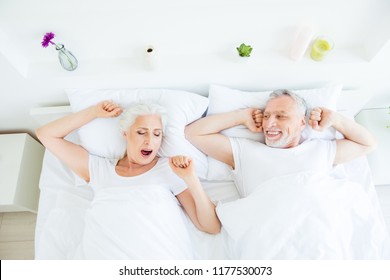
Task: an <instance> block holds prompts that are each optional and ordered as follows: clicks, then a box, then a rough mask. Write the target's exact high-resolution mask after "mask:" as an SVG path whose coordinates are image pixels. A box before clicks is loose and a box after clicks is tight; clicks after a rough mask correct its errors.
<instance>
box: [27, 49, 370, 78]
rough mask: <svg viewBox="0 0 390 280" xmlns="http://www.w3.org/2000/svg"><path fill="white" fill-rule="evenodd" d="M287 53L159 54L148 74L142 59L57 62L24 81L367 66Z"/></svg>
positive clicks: (37, 67)
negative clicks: (71, 66) (70, 66)
mask: <svg viewBox="0 0 390 280" xmlns="http://www.w3.org/2000/svg"><path fill="white" fill-rule="evenodd" d="M288 52H289V51H288V50H284V51H259V52H256V51H253V53H252V55H251V57H249V58H248V59H246V58H239V57H238V55H236V50H235V49H232V50H231V51H228V52H226V51H225V52H220V53H206V54H200V53H197V54H181V55H175V54H158V55H157V56H156V60H157V61H156V67H155V69H154V70H153V71H148V70H147V68H146V67H145V61H144V58H143V57H142V55H140V56H139V57H127V58H121V59H105V60H87V61H83V60H80V61H79V66H78V68H77V69H76V70H75V71H71V72H70V71H66V70H64V69H62V68H61V66H60V63H59V62H57V61H56V62H47V63H35V64H31V65H30V66H29V70H28V71H27V77H26V78H40V77H41V78H48V77H51V78H72V77H109V78H118V77H119V78H121V77H124V76H129V75H138V76H142V75H159V74H174V73H183V72H184V73H199V72H205V73H211V72H215V71H219V72H221V73H226V72H228V73H229V72H230V73H241V72H242V71H244V72H245V71H262V70H264V69H268V68H269V67H270V66H273V67H275V66H278V65H280V66H285V67H294V68H295V67H298V68H299V67H305V68H307V67H312V68H314V69H316V68H318V67H322V68H324V66H326V67H327V68H328V67H339V65H351V64H352V65H354V64H363V65H366V64H367V63H369V61H368V60H367V59H365V58H364V51H363V50H360V49H340V50H339V49H335V50H333V51H332V52H331V53H330V54H329V55H328V56H327V57H326V58H325V60H324V61H321V62H317V61H314V60H312V59H311V58H310V56H309V54H308V53H309V50H307V52H306V54H305V56H304V57H303V58H302V59H301V60H300V61H293V60H291V59H290V58H289V53H288Z"/></svg>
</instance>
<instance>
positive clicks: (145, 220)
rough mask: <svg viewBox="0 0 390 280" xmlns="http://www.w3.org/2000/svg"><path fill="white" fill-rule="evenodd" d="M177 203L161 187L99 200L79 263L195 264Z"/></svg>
mask: <svg viewBox="0 0 390 280" xmlns="http://www.w3.org/2000/svg"><path fill="white" fill-rule="evenodd" d="M187 222H188V220H187V218H186V217H185V215H184V213H183V211H182V209H181V207H180V205H179V204H178V201H177V199H176V198H175V197H174V196H173V194H172V193H170V192H169V191H168V190H165V189H162V188H159V186H157V185H150V186H142V187H134V186H132V187H129V188H123V187H120V188H107V189H103V190H101V191H99V192H97V193H96V194H95V198H94V199H93V201H92V203H91V206H90V208H89V209H88V210H87V212H86V215H85V226H84V231H83V235H82V238H81V242H80V244H79V246H78V248H77V252H76V254H75V256H74V258H75V259H143V260H145V259H193V258H195V255H194V249H193V247H192V242H191V237H190V235H189V233H188V230H187Z"/></svg>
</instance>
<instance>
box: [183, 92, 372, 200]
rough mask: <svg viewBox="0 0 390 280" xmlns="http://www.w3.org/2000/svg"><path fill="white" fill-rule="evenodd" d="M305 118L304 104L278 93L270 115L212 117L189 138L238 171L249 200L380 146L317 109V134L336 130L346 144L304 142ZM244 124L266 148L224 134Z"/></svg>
mask: <svg viewBox="0 0 390 280" xmlns="http://www.w3.org/2000/svg"><path fill="white" fill-rule="evenodd" d="M305 115H306V103H305V101H304V99H302V98H301V97H300V96H298V95H296V94H294V93H293V92H291V91H288V90H277V91H274V92H273V93H271V94H270V99H269V101H268V102H267V104H266V107H265V109H264V112H261V111H260V110H259V109H254V108H248V109H242V110H238V111H233V112H229V113H222V114H217V115H211V116H207V117H205V118H202V119H200V120H198V121H196V122H194V123H192V124H190V125H189V126H187V127H186V131H185V133H186V137H187V139H188V140H189V141H190V142H191V143H192V144H193V145H195V146H196V147H197V148H198V149H200V150H201V151H202V152H204V153H205V154H207V155H208V156H211V157H213V158H215V159H217V160H219V161H222V162H224V163H226V164H228V165H229V166H231V167H232V169H233V173H234V177H235V181H236V184H237V187H238V190H239V192H240V194H241V196H244V197H245V196H247V195H248V194H250V193H251V191H252V190H253V188H254V187H256V185H258V184H259V182H261V181H265V180H267V179H269V178H272V177H275V176H279V175H285V174H288V173H292V172H298V171H316V172H327V171H328V170H330V169H331V168H332V167H333V166H334V165H337V164H340V163H344V162H346V161H349V160H352V159H355V158H357V157H359V156H362V155H365V154H367V153H368V152H370V151H371V150H373V148H374V147H375V145H376V141H375V139H374V138H373V136H372V135H371V133H369V131H368V130H366V129H365V128H364V127H362V126H361V125H359V124H357V123H355V122H354V121H352V120H350V119H348V118H346V117H343V116H342V115H340V114H339V113H337V112H334V111H331V110H328V109H326V108H315V109H313V110H312V111H311V113H310V118H309V121H308V125H310V126H311V127H312V128H313V129H314V130H317V131H323V130H325V129H327V128H329V127H331V126H333V127H334V128H335V129H336V130H338V131H339V132H340V133H342V134H343V135H344V139H339V140H334V141H327V140H311V141H302V139H301V132H302V130H303V129H304V128H305V126H306V116H305ZM241 124H242V125H245V126H246V127H248V128H249V129H250V130H251V131H253V132H259V133H261V132H262V133H264V136H265V145H264V144H262V143H260V142H255V141H252V140H248V139H238V138H228V137H226V136H224V135H222V134H220V133H219V132H220V131H222V130H224V129H227V128H230V127H233V126H236V125H241ZM287 163H288V164H287ZM259 166H261V168H262V169H261V170H259V168H258V167H259Z"/></svg>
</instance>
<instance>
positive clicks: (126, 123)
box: [119, 103, 168, 134]
mask: <svg viewBox="0 0 390 280" xmlns="http://www.w3.org/2000/svg"><path fill="white" fill-rule="evenodd" d="M144 115H159V116H160V117H161V123H162V132H163V134H164V131H165V126H166V124H167V119H168V116H167V110H166V109H165V108H164V107H163V106H161V105H159V104H146V103H137V104H134V105H131V106H129V107H128V109H127V110H125V111H124V112H123V113H122V114H121V117H120V119H119V127H120V129H121V130H122V131H123V132H127V131H128V130H129V128H130V127H131V126H132V125H133V124H134V123H135V120H136V118H137V117H139V116H144Z"/></svg>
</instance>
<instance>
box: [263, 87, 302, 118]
mask: <svg viewBox="0 0 390 280" xmlns="http://www.w3.org/2000/svg"><path fill="white" fill-rule="evenodd" d="M280 96H290V97H291V98H292V99H293V100H294V101H295V103H296V104H297V107H298V110H299V113H302V115H304V116H306V112H307V103H306V101H305V99H304V98H302V97H301V96H299V95H298V94H296V93H294V92H292V91H290V90H288V89H277V90H275V91H273V92H271V93H270V95H269V100H271V99H275V98H278V97H280Z"/></svg>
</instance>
